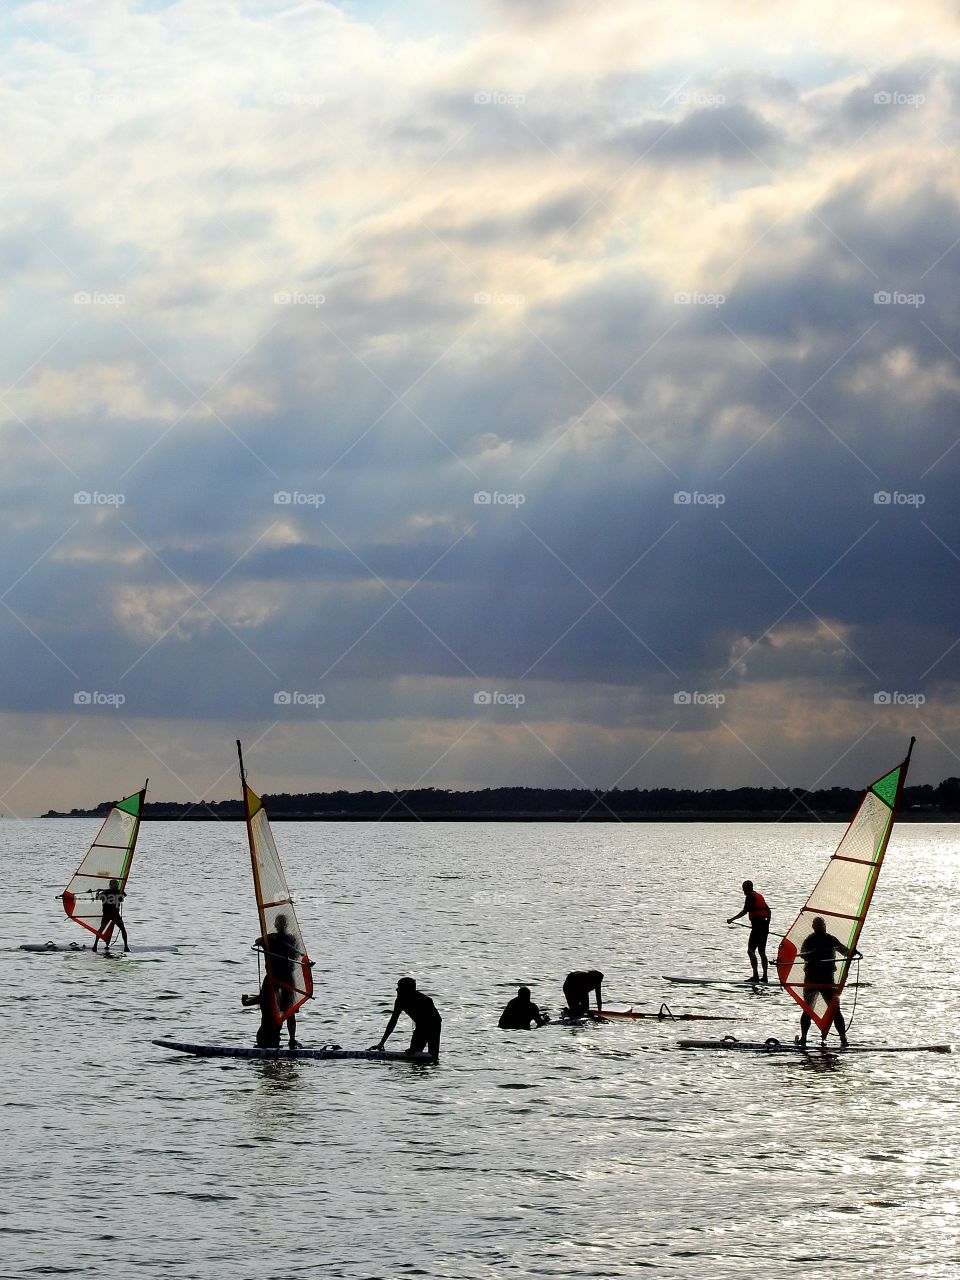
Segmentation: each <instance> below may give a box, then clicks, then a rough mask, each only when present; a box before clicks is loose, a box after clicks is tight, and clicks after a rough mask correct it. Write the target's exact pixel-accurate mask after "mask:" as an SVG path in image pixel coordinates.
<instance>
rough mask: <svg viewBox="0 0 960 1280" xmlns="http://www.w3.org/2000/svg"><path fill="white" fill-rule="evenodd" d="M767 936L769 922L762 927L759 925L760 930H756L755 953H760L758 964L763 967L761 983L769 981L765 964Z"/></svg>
mask: <svg viewBox="0 0 960 1280" xmlns="http://www.w3.org/2000/svg"><path fill="white" fill-rule="evenodd" d="M769 934H770V924H769V921H767V922H765V923H764V924H763V925H761V927H760V929H759V930H758V936H757V951H758V952H759V953H760V963H761V964H762V965H763V981H764V982H769V981H770V978H769V974H768V973H767V969H768V968H769V965H768V962H767V938H768V936H769Z"/></svg>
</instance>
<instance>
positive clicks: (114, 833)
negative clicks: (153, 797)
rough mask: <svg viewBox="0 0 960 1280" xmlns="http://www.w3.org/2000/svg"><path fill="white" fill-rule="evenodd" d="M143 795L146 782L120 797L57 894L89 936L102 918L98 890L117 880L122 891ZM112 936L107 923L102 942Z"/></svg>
mask: <svg viewBox="0 0 960 1280" xmlns="http://www.w3.org/2000/svg"><path fill="white" fill-rule="evenodd" d="M146 794H147V783H144V784H143V789H142V790H141V791H134V792H133V793H132V794H131V795H129V796H124V798H123V799H122V800H120V801H118V802H117V803H116V804H115V805H114V806H113V808H112V809H111V810H110V812H109V813H108V814H107V816H106V817H105V818H104V820H103V823H102V824H101V827H100V830H99V831H98V832H97V835H96V838H95V839H94V841H93V844H91V846H90V848H89V849H88V850H87V852H86V853H85V854H84V856H83V858H82V859H81V862H80V865H79V867H77V869H76V871H75V872H74V873H73V875H72V877H71V878H70V881H69V883H68V884H67V887H66V888H65V889H64V891H63V893H62V894H61V895H60V898H61V901H62V902H63V909H64V911H65V912H66V913H67V915H68V916H69V917H70V919H71V920H73V921H74V923H75V924H78V925H80V927H81V928H82V929H87V930H88V931H89V932H90V933H98V932H99V930H100V921H101V919H102V917H103V899H102V898H98V897H97V893H98V891H99V890H102V889H106V888H108V887H109V885H110V881H111V880H116V881H117V886H118V889H119V890H120V892H121V893H122V892H124V891H125V889H126V886H127V880H128V878H129V876H130V868H131V866H132V864H133V855H134V851H135V850H136V847H137V837H138V836H139V834H140V818H141V815H142V813H143V802H144V798H145V796H146ZM112 933H113V925H112V924H111V925H109V926H108V927H107V929H106V931H105V933H104V940H105V941H107V942H109V941H110V936H111V934H112Z"/></svg>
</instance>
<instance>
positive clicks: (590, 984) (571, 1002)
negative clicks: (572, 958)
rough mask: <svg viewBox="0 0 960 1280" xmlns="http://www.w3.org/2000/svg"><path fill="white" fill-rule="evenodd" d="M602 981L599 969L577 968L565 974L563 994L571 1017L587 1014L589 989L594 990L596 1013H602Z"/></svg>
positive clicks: (584, 1016) (583, 1016)
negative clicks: (584, 969)
mask: <svg viewBox="0 0 960 1280" xmlns="http://www.w3.org/2000/svg"><path fill="white" fill-rule="evenodd" d="M602 982H603V974H602V973H601V972H600V970H599V969H588V970H586V972H584V971H583V970H580V969H577V970H575V971H574V972H573V973H568V974H567V976H566V979H565V980H564V983H563V995H564V998H565V1000H566V1002H567V1011H568V1012H569V1014H570V1017H571V1018H586V1017H587V1016H588V1015H589V1013H590V992H591V991H594V992H596V996H597V1013H603V999H602V997H601V995H600V986H601V984H602Z"/></svg>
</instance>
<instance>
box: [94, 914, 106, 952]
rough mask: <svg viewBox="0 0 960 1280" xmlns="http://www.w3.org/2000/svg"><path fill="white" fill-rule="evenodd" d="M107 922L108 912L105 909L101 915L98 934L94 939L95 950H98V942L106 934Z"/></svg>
mask: <svg viewBox="0 0 960 1280" xmlns="http://www.w3.org/2000/svg"><path fill="white" fill-rule="evenodd" d="M107 924H108V918H107V913H106V911H104V913H103V915H102V916H101V917H100V923H99V925H98V926H97V936H96V937H95V938H94V940H93V949H94V951H96V949H97V943H98V942H99V941H100V939H101V938H102V937H103V936H104V934H105V932H106V928H107ZM106 945H107V946H109V945H110V943H109V942H107V943H106Z"/></svg>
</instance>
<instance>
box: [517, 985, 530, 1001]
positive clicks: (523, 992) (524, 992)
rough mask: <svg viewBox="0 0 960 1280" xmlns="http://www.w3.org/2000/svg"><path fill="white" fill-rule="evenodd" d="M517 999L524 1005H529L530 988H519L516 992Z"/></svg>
mask: <svg viewBox="0 0 960 1280" xmlns="http://www.w3.org/2000/svg"><path fill="white" fill-rule="evenodd" d="M517 999H518V1000H522V1001H523V1003H524V1004H529V1003H530V988H529V987H520V989H519V990H518V991H517Z"/></svg>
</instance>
